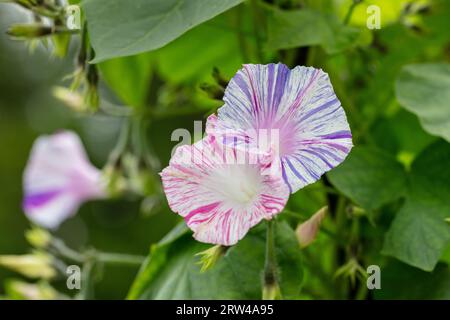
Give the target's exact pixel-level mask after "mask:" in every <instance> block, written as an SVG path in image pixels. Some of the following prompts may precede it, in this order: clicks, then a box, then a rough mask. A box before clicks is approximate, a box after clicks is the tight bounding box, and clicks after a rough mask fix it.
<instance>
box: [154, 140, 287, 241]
mask: <svg viewBox="0 0 450 320" xmlns="http://www.w3.org/2000/svg"><path fill="white" fill-rule="evenodd" d="M255 159H256V160H255ZM273 166H277V161H274V159H273V155H272V154H271V153H270V152H266V153H261V152H259V151H258V150H250V151H248V150H239V149H236V148H232V147H222V146H219V145H218V144H217V143H216V141H215V137H214V136H208V137H206V138H204V139H203V140H201V141H199V142H197V143H195V144H193V145H191V146H181V147H179V148H178V149H177V150H176V152H175V154H174V156H173V157H172V159H171V160H170V164H169V166H168V167H167V168H165V169H164V170H163V171H162V173H161V176H162V182H163V185H164V191H165V193H166V196H167V200H168V202H169V206H170V208H171V209H172V210H173V211H174V212H177V213H178V214H179V215H181V216H182V217H184V220H185V221H186V223H187V225H188V226H189V227H190V228H191V229H192V230H193V231H194V237H195V239H197V240H198V241H201V242H207V243H213V244H221V245H226V246H230V245H233V244H235V243H237V242H238V241H239V240H240V239H242V238H243V237H244V236H245V234H246V233H247V231H248V230H249V229H250V228H251V227H253V226H255V225H256V224H258V223H259V222H260V221H261V220H263V219H271V218H272V217H273V216H274V215H276V214H277V213H279V212H280V211H281V210H283V208H284V206H285V204H286V202H287V199H288V197H289V190H288V187H287V185H286V184H285V183H284V181H283V179H282V177H281V174H279V170H276V169H274V168H273ZM277 172H278V174H277Z"/></svg>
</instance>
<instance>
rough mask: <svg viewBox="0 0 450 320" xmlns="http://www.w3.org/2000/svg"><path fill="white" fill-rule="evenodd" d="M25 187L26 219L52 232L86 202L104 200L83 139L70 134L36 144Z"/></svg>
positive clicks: (27, 170)
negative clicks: (82, 141)
mask: <svg viewBox="0 0 450 320" xmlns="http://www.w3.org/2000/svg"><path fill="white" fill-rule="evenodd" d="M23 183H24V199H23V210H24V211H25V213H26V215H27V217H28V218H29V219H30V220H31V221H33V222H34V223H36V224H38V225H40V226H42V227H46V228H51V229H53V228H56V227H58V226H59V225H60V224H61V223H62V222H63V221H64V220H65V219H67V218H69V217H70V216H72V215H73V214H75V213H76V211H77V210H78V208H79V206H80V205H81V204H82V203H83V202H84V201H88V200H92V199H98V198H102V197H104V196H105V191H104V188H103V186H102V183H101V172H100V170H98V169H97V168H95V167H94V166H93V165H92V164H91V163H90V162H89V160H88V158H87V155H86V152H85V150H84V148H83V145H82V143H81V141H80V138H79V137H78V136H77V135H76V134H75V133H73V132H70V131H62V132H59V133H56V134H53V135H45V136H41V137H39V138H38V139H37V140H36V141H35V142H34V145H33V148H32V150H31V155H30V158H29V160H28V163H27V166H26V168H25V172H24V179H23Z"/></svg>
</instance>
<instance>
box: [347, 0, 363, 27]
mask: <svg viewBox="0 0 450 320" xmlns="http://www.w3.org/2000/svg"><path fill="white" fill-rule="evenodd" d="M360 2H361V1H355V0H353V2H352V5H351V6H350V8H348V11H347V14H346V15H345V18H344V24H345V25H347V24H348V23H349V22H350V19H351V18H352V15H353V11H354V10H355V7H356V6H357V5H358V4H359V3H360Z"/></svg>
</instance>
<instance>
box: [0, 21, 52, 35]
mask: <svg viewBox="0 0 450 320" xmlns="http://www.w3.org/2000/svg"><path fill="white" fill-rule="evenodd" d="M6 33H7V34H8V35H10V36H11V37H15V38H38V37H44V36H48V35H50V34H52V33H53V28H52V27H50V26H46V25H43V24H40V23H30V24H20V23H19V24H13V25H12V26H10V27H9V28H8V31H6Z"/></svg>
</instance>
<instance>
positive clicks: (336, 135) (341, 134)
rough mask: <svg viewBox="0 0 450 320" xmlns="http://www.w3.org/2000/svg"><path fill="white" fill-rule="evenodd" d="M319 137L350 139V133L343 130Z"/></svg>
mask: <svg viewBox="0 0 450 320" xmlns="http://www.w3.org/2000/svg"><path fill="white" fill-rule="evenodd" d="M320 137H321V138H323V139H351V138H352V133H351V132H350V131H348V130H344V131H336V132H333V133H330V134H326V135H323V136H320Z"/></svg>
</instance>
